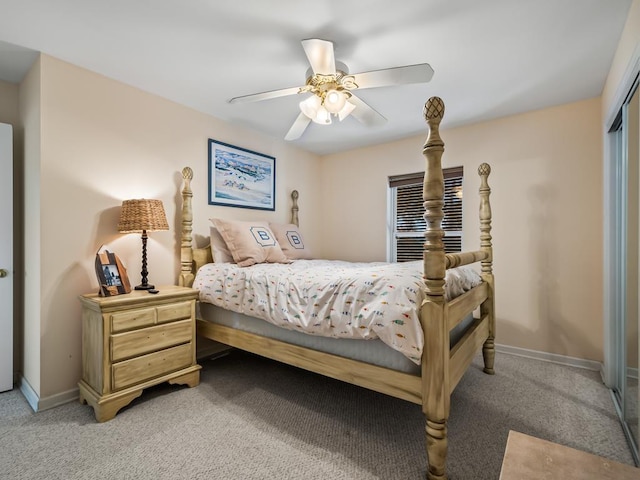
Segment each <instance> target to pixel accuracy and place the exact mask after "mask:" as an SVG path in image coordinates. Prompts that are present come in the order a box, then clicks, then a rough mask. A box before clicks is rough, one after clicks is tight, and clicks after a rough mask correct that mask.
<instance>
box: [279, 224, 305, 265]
mask: <svg viewBox="0 0 640 480" xmlns="http://www.w3.org/2000/svg"><path fill="white" fill-rule="evenodd" d="M269 227H271V231H272V232H273V234H274V235H275V236H276V240H277V241H278V243H279V244H280V248H281V249H282V251H283V253H284V254H285V255H286V257H287V258H288V259H290V260H298V259H301V258H307V259H309V258H312V257H311V251H310V250H309V248H308V247H307V245H306V244H305V243H304V240H303V239H302V234H301V233H300V229H299V228H298V226H297V225H294V224H293V223H269Z"/></svg>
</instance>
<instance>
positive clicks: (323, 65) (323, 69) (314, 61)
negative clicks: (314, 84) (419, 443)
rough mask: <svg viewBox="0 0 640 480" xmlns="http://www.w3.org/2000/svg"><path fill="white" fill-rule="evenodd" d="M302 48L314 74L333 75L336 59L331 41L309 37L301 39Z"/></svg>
mask: <svg viewBox="0 0 640 480" xmlns="http://www.w3.org/2000/svg"><path fill="white" fill-rule="evenodd" d="M302 48H304V53H306V54H307V58H308V59H309V63H310V64H311V69H312V70H313V73H314V74H318V73H320V74H322V75H335V73H336V59H335V56H334V54H333V42H330V41H328V40H320V39H319V38H309V39H307V40H302Z"/></svg>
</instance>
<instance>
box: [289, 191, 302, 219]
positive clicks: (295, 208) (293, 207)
mask: <svg viewBox="0 0 640 480" xmlns="http://www.w3.org/2000/svg"><path fill="white" fill-rule="evenodd" d="M299 196H300V195H299V194H298V190H294V191H292V192H291V201H292V202H293V204H292V205H291V223H293V224H294V225H296V226H297V227H299V226H300V221H299V220H298V210H299V209H298V197H299Z"/></svg>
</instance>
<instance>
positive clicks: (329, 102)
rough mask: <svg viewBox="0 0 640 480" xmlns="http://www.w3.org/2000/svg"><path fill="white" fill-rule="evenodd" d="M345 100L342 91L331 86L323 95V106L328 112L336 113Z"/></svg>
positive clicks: (342, 106)
mask: <svg viewBox="0 0 640 480" xmlns="http://www.w3.org/2000/svg"><path fill="white" fill-rule="evenodd" d="M346 101H347V97H346V95H345V94H344V93H342V92H340V91H339V90H336V89H333V88H332V89H330V90H327V93H326V94H325V96H324V108H326V109H327V110H328V111H329V112H330V113H334V114H337V113H338V112H340V110H342V109H343V108H344V105H345V103H346Z"/></svg>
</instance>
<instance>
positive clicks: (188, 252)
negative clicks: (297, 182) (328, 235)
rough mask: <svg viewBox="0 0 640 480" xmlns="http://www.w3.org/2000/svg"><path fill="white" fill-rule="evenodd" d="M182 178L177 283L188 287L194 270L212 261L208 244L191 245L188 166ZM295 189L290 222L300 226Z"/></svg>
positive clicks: (191, 283)
mask: <svg viewBox="0 0 640 480" xmlns="http://www.w3.org/2000/svg"><path fill="white" fill-rule="evenodd" d="M182 179H183V180H184V187H183V188H182V224H181V227H182V230H181V231H182V235H181V237H180V276H179V277H178V285H180V286H184V287H190V286H192V285H193V280H194V278H195V272H197V271H198V269H199V268H200V267H201V266H203V265H206V264H207V263H212V262H213V256H212V254H211V246H210V245H209V244H207V245H205V246H204V247H202V248H197V247H194V246H193V238H192V235H191V233H192V232H193V208H192V204H191V200H192V198H193V192H192V191H191V180H193V170H191V168H189V167H184V168H183V169H182ZM299 196H300V195H299V193H298V191H297V190H293V191H292V192H291V223H293V224H295V225H296V226H300V224H299V220H298V210H299V207H298V197H299Z"/></svg>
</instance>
